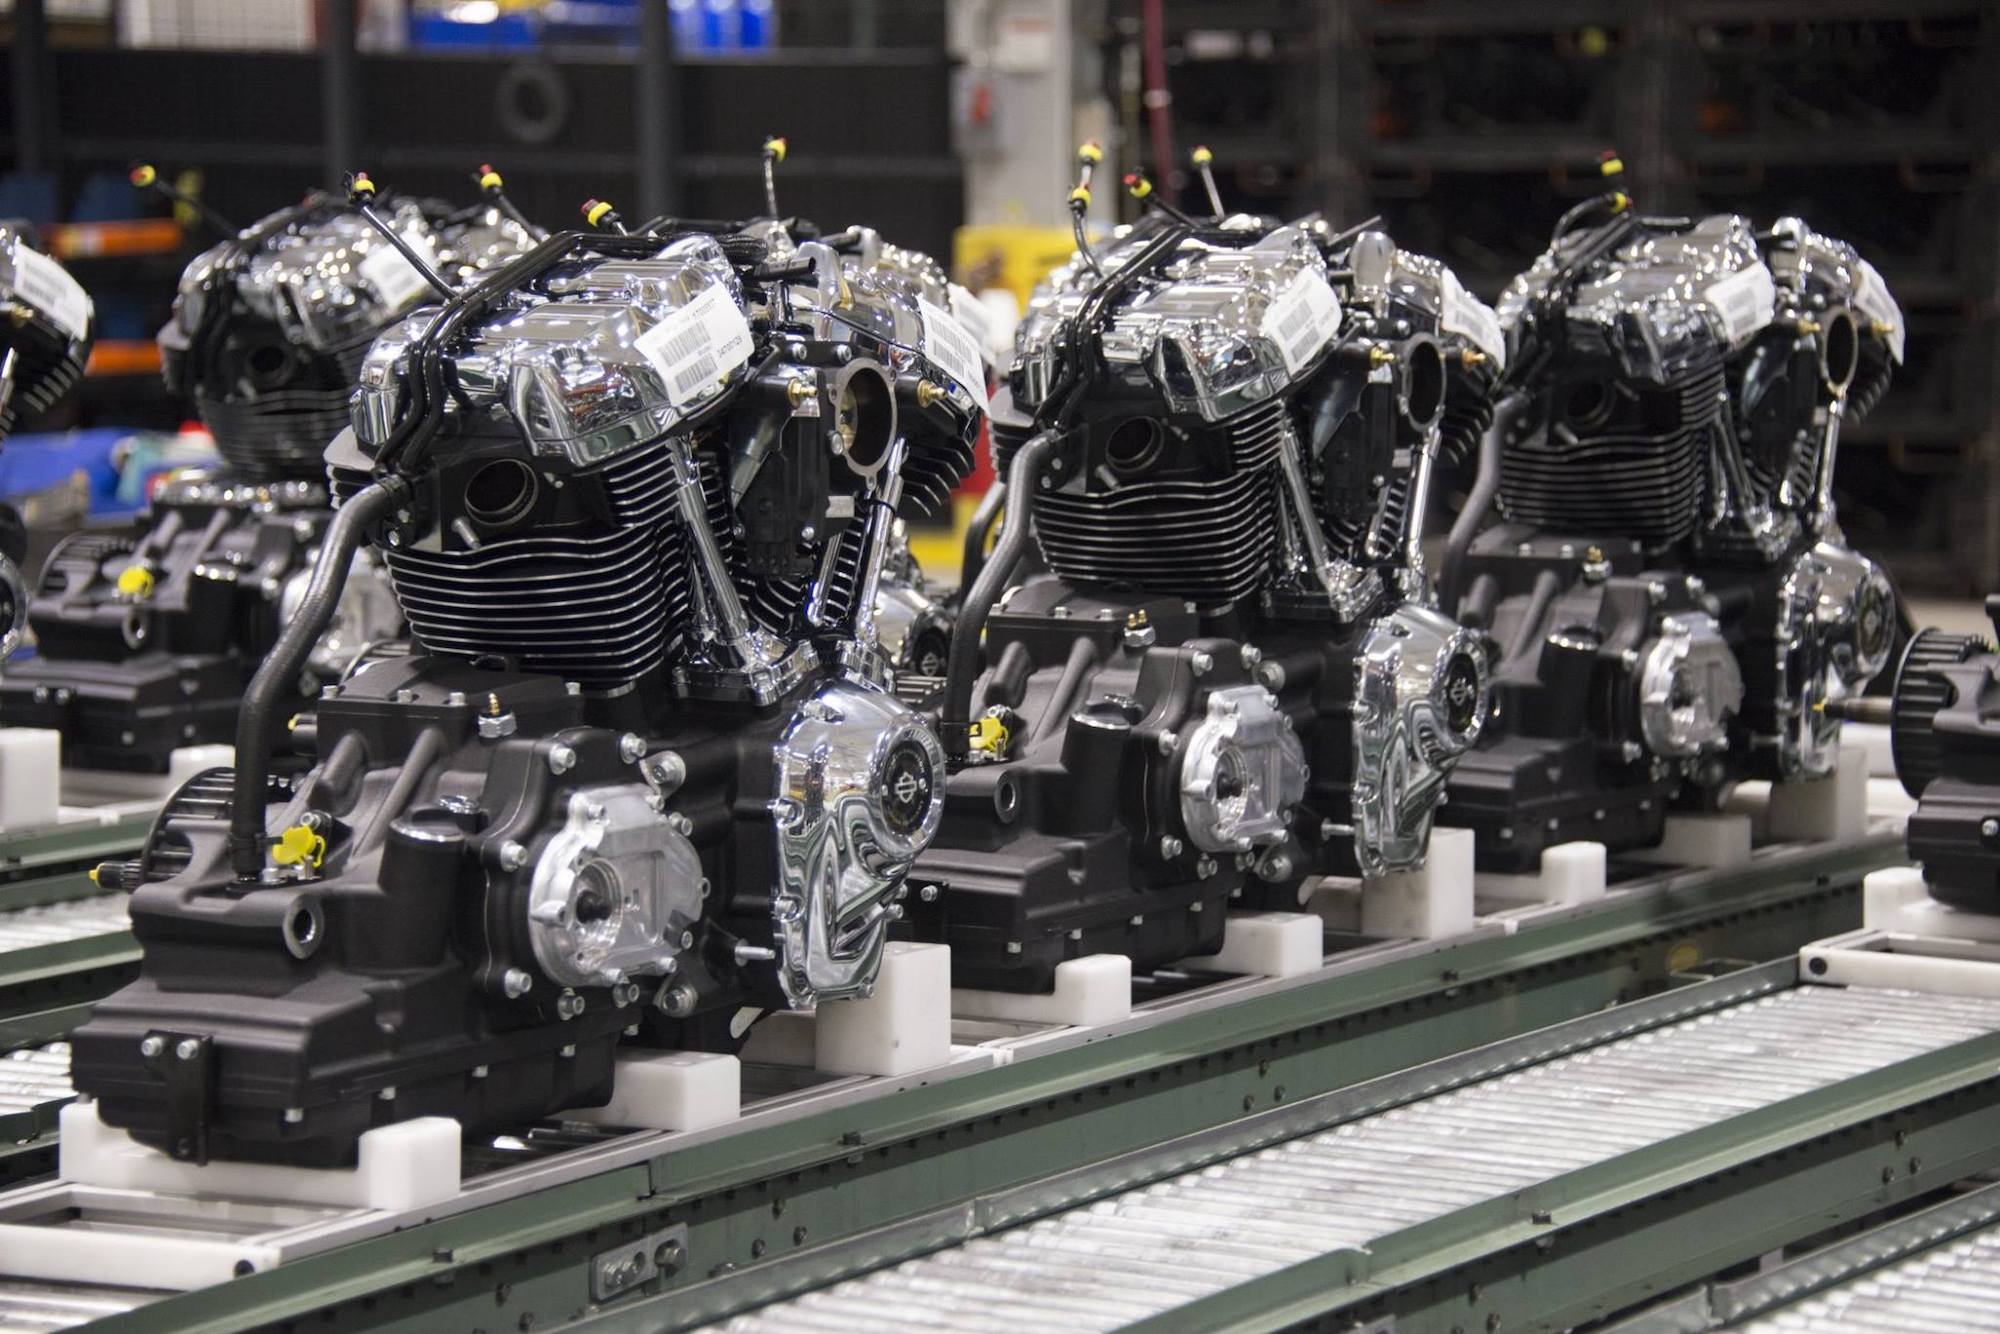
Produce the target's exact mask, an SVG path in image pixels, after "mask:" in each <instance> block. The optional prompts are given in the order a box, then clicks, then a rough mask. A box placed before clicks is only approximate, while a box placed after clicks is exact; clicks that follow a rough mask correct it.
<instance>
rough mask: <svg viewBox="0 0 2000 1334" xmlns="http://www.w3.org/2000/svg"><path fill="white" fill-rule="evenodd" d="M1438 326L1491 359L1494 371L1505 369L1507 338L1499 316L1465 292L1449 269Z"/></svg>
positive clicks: (1463, 285) (1446, 275) (1445, 280)
mask: <svg viewBox="0 0 2000 1334" xmlns="http://www.w3.org/2000/svg"><path fill="white" fill-rule="evenodd" d="M1438 323H1439V324H1440V325H1441V326H1443V328H1444V331H1445V332H1446V333H1455V334H1457V335H1458V336H1459V337H1461V338H1463V339H1465V340H1466V341H1468V342H1470V343H1471V344H1472V345H1473V346H1474V347H1476V348H1478V349H1479V350H1480V351H1481V352H1484V353H1485V354H1486V355H1487V356H1489V357H1491V358H1492V359H1493V368H1494V369H1495V370H1505V369H1507V335H1506V334H1504V333H1502V332H1501V331H1500V317H1499V316H1498V315H1495V314H1494V313H1493V307H1491V306H1489V305H1487V304H1486V303H1485V302H1484V301H1481V300H1480V299H1479V298H1478V297H1476V296H1474V295H1473V294H1472V293H1470V292H1468V291H1466V290H1465V284H1464V283H1461V282H1460V281H1459V280H1458V275H1457V274H1455V273H1453V272H1452V271H1451V270H1450V269H1446V270H1445V271H1444V309H1443V310H1442V311H1440V312H1439V313H1438Z"/></svg>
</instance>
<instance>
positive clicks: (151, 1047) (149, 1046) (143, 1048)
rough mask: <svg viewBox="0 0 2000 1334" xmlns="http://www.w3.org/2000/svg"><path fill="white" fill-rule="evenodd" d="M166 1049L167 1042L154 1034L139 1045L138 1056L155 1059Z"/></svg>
mask: <svg viewBox="0 0 2000 1334" xmlns="http://www.w3.org/2000/svg"><path fill="white" fill-rule="evenodd" d="M166 1049H167V1040H166V1039H165V1038H163V1037H161V1036H160V1035H159V1034H157V1033H155V1034H153V1036H151V1037H149V1038H147V1039H146V1040H145V1041H144V1042H141V1043H140V1044H139V1054H140V1055H141V1056H145V1057H148V1058H151V1057H156V1056H158V1055H159V1054H160V1053H161V1052H163V1051H165V1050H166Z"/></svg>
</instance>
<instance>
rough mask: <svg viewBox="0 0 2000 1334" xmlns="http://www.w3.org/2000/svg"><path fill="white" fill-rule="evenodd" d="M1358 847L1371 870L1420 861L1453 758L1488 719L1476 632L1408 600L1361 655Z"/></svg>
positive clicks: (1379, 626) (1371, 635) (1371, 634)
mask: <svg viewBox="0 0 2000 1334" xmlns="http://www.w3.org/2000/svg"><path fill="white" fill-rule="evenodd" d="M1354 670H1355V685H1354V724H1353V725H1354V788H1353V794H1354V803H1353V807H1354V848H1355V859H1356V861H1357V862H1358V863H1359V864H1360V867H1361V873H1362V874H1363V875H1365V876H1379V875H1382V874H1384V873H1385V872H1389V871H1403V870H1411V869H1414V868H1416V867H1419V866H1422V865H1423V864H1424V854H1425V851H1426V850H1427V849H1428V847H1429V845H1430V830H1431V821H1432V818H1433V817H1434V816H1435V815H1436V813H1437V807H1438V804H1439V800H1440V798H1442V797H1443V795H1444V788H1445V780H1446V778H1448V777H1449V776H1450V772H1451V768H1452V765H1453V764H1454V763H1455V762H1456V761H1457V759H1458V757H1459V756H1460V755H1463V754H1464V753H1465V752H1466V751H1467V750H1468V749H1470V748H1471V746H1472V744H1473V743H1474V742H1475V741H1477V740H1478V739H1479V733H1480V731H1481V730H1482V729H1483V728H1484V727H1485V725H1486V712H1487V680H1486V655H1485V653H1484V651H1483V650H1482V649H1481V648H1480V645H1479V640H1478V638H1477V636H1475V635H1473V634H1472V633H1471V632H1470V631H1468V630H1466V629H1465V628H1464V627H1462V626H1460V625H1459V624H1458V623H1457V622H1456V621H1451V620H1447V619H1446V618H1445V617H1444V616H1442V615H1440V614H1439V613H1438V612H1436V611H1433V610H1431V609H1430V608H1428V607H1420V606H1416V605H1414V604H1409V603H1405V604H1404V605H1402V606H1400V607H1398V608H1396V610H1395V611H1394V612H1393V613H1391V614H1390V615H1388V616H1384V617H1382V618H1380V619H1379V620H1377V621H1376V622H1375V623H1374V624H1373V625H1372V626H1371V627H1370V628H1369V631H1368V636H1367V639H1366V640H1365V641H1364V642H1363V645H1362V649H1361V652H1360V653H1359V654H1358V655H1357V656H1356V658H1355V664H1354Z"/></svg>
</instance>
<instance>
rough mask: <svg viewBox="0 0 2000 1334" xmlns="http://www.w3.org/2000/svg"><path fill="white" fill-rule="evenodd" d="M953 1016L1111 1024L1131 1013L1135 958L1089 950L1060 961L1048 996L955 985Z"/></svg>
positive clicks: (952, 994)
mask: <svg viewBox="0 0 2000 1334" xmlns="http://www.w3.org/2000/svg"><path fill="white" fill-rule="evenodd" d="M951 1008H952V1012H953V1013H954V1014H961V1015H964V1016H966V1017H967V1018H969V1019H1007V1020H1011V1021H1013V1022H1015V1023H1024V1024H1068V1025H1070V1026H1072V1027H1080V1026H1082V1025H1085V1024H1108V1023H1114V1022H1116V1021H1117V1020H1120V1019H1124V1018H1127V1017H1128V1016H1130V1015H1131V1013H1132V960H1131V958H1130V957H1129V956H1127V955H1123V954H1091V955H1087V956H1085V957H1084V958H1081V959H1070V960H1067V961H1065V962H1063V963H1059V964H1057V965H1056V986H1055V990H1054V991H1052V992H1050V993H1049V994H1048V995H1046V996H1042V995H1021V994H1018V993H1015V992H1012V991H972V990H967V989H961V988H958V987H954V988H952V992H951Z"/></svg>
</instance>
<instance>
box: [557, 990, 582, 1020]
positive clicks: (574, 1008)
mask: <svg viewBox="0 0 2000 1334" xmlns="http://www.w3.org/2000/svg"><path fill="white" fill-rule="evenodd" d="M582 1013H583V997H581V996H579V995H577V994H576V993H575V992H574V991H570V990H568V989H567V988H565V989H564V991H563V993H562V995H560V996H558V997H556V1017H557V1018H559V1019H574V1018H576V1017H577V1016H578V1015H580V1014H582Z"/></svg>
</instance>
